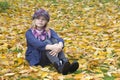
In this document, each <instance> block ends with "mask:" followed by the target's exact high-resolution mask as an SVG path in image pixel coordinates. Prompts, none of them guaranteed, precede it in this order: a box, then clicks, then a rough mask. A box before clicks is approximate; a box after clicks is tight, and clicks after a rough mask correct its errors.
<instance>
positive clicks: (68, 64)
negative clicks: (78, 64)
mask: <svg viewBox="0 0 120 80" xmlns="http://www.w3.org/2000/svg"><path fill="white" fill-rule="evenodd" d="M69 67H70V63H69V62H66V63H65V64H64V66H63V70H62V74H63V75H66V74H68V72H69Z"/></svg>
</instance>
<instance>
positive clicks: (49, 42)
mask: <svg viewBox="0 0 120 80" xmlns="http://www.w3.org/2000/svg"><path fill="white" fill-rule="evenodd" d="M44 42H47V43H48V44H52V42H51V41H50V40H48V39H47V40H45V41H44Z"/></svg>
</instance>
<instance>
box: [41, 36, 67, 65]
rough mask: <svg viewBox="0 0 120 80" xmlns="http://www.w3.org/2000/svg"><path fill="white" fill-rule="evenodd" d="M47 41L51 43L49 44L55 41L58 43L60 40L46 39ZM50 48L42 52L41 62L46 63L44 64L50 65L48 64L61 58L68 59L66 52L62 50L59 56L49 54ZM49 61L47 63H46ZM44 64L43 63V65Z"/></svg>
mask: <svg viewBox="0 0 120 80" xmlns="http://www.w3.org/2000/svg"><path fill="white" fill-rule="evenodd" d="M45 42H47V43H49V44H55V43H58V41H57V40H56V39H53V38H52V39H51V40H49V39H46V40H45ZM49 52H50V50H46V51H43V52H42V53H41V55H42V56H41V60H40V64H44V65H43V66H45V65H48V64H51V63H52V64H54V62H59V61H60V60H63V59H64V60H68V59H67V58H66V57H65V55H64V52H63V51H61V52H60V53H58V56H52V55H50V54H49ZM45 63H47V64H45ZM41 66H42V65H41Z"/></svg>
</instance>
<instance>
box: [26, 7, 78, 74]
mask: <svg viewBox="0 0 120 80" xmlns="http://www.w3.org/2000/svg"><path fill="white" fill-rule="evenodd" d="M49 20H50V16H49V13H48V12H47V11H46V10H44V9H38V10H37V11H36V12H35V13H34V15H33V17H32V26H31V28H30V29H28V30H27V32H26V41H27V51H26V55H25V56H26V60H27V61H28V62H29V64H30V66H37V65H41V66H42V67H44V66H46V65H49V64H53V66H54V67H55V68H56V70H57V71H58V72H59V73H62V74H63V75H66V74H68V73H69V72H70V73H73V72H75V71H76V70H77V69H78V67H79V64H78V62H76V61H74V62H73V63H72V64H70V62H69V60H68V59H67V58H66V57H65V55H64V52H63V50H62V49H63V48H64V41H63V39H62V38H60V37H59V36H58V35H57V33H56V32H55V31H54V30H52V29H49V28H48V27H47V24H48V22H49Z"/></svg>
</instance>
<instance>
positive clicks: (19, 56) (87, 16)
mask: <svg viewBox="0 0 120 80" xmlns="http://www.w3.org/2000/svg"><path fill="white" fill-rule="evenodd" d="M0 1H2V0H0ZM3 1H4V0H3ZM6 1H7V2H8V3H9V4H10V7H9V9H7V10H6V11H5V12H1V13H0V80H41V79H43V80H120V6H119V5H120V1H119V0H6ZM38 8H44V9H46V10H47V11H49V13H50V15H51V19H50V22H49V27H51V28H52V29H54V30H55V31H56V32H58V34H59V35H60V36H61V37H62V38H63V39H64V40H65V47H64V52H65V55H66V56H67V57H68V58H69V59H70V62H71V61H73V60H77V61H78V62H79V64H80V67H79V69H78V70H77V71H76V72H75V73H72V74H68V75H65V76H64V75H61V74H58V73H57V72H56V70H55V69H54V68H53V67H52V66H48V67H45V68H41V67H40V66H38V67H30V66H29V64H28V63H27V61H26V60H25V51H26V40H25V32H26V31H27V29H29V28H30V27H31V21H32V20H31V19H32V15H33V13H34V11H35V10H36V9H38Z"/></svg>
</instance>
